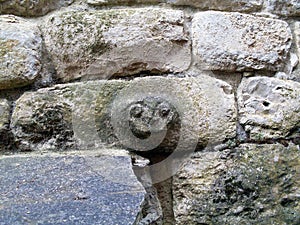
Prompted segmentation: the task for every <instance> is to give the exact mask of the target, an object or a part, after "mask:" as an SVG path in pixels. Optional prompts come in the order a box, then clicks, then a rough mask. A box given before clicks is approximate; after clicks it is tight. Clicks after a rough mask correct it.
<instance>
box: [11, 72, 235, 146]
mask: <svg viewBox="0 0 300 225" xmlns="http://www.w3.org/2000/svg"><path fill="white" fill-rule="evenodd" d="M149 98H152V99H160V100H161V99H163V100H164V106H165V103H166V104H168V105H169V106H172V109H171V112H176V113H177V115H178V117H176V118H179V120H176V122H177V123H178V124H176V125H174V126H169V122H168V121H169V120H168V119H166V118H165V116H166V117H168V115H170V114H171V112H170V111H167V112H166V115H165V114H164V110H163V109H165V108H164V107H163V108H160V105H161V104H159V105H158V106H156V105H155V104H154V105H153V104H152V103H151V101H150V102H148V104H149V105H148V106H147V107H148V108H147V110H146V109H145V108H142V109H141V110H142V111H141V112H139V114H140V115H141V117H143V118H148V119H149V120H147V121H148V122H145V121H139V120H137V121H135V122H134V123H135V125H136V126H134V127H132V126H131V125H130V122H129V121H130V120H131V115H132V114H131V113H132V112H131V111H132V106H135V105H136V104H140V102H143V101H145V99H149ZM154 103H155V102H154ZM151 104H152V105H151ZM161 110H163V111H161ZM160 113H162V114H160ZM151 118H152V119H151ZM235 122H236V109H235V103H234V94H233V91H232V88H231V86H230V85H228V84H227V83H225V82H223V81H220V80H217V79H215V78H211V77H209V76H206V75H204V74H202V75H201V76H199V77H197V78H192V77H190V78H175V77H167V78H166V77H147V78H138V79H134V80H132V81H118V80H117V81H116V80H115V81H95V82H83V83H75V84H66V85H57V86H55V87H53V88H46V89H40V90H39V91H37V92H32V93H30V92H29V93H25V94H24V95H23V96H22V97H21V98H20V99H19V100H18V101H17V102H16V107H15V110H14V112H13V115H12V123H11V126H12V129H13V132H14V134H15V137H16V143H17V145H18V147H19V148H20V149H23V150H36V149H45V148H46V149H49V148H50V149H51V146H52V149H56V148H57V146H59V147H60V148H61V147H62V146H65V147H70V144H71V143H74V141H75V140H76V141H77V143H78V144H79V145H80V146H82V145H85V146H89V145H94V144H97V143H98V142H99V143H103V142H107V143H115V144H117V143H118V141H117V139H116V137H117V138H118V139H119V140H121V143H122V145H124V146H126V147H128V148H131V149H135V150H140V151H146V150H151V149H154V148H156V147H158V146H160V147H162V146H163V147H164V148H163V149H164V150H167V149H174V146H177V144H178V143H180V142H184V143H188V144H189V145H193V144H195V145H196V144H197V143H198V142H199V143H201V144H205V143H207V142H218V141H222V140H224V139H226V138H232V137H234V136H235ZM136 127H139V128H141V129H142V128H145V129H148V131H149V130H150V131H151V136H150V138H148V136H146V137H139V136H138V135H137V134H141V133H142V132H140V131H139V132H140V133H136V132H135V131H136V130H135V128H136ZM142 134H144V133H142ZM73 137H75V140H73ZM145 138H147V139H146V140H145V141H144V142H143V141H142V140H144V139H145ZM180 138H182V139H180ZM198 139H199V140H198ZM68 141H70V142H69V143H68ZM195 142H196V143H195ZM66 143H67V144H66ZM182 146H184V144H182ZM182 148H183V147H182ZM190 148H191V150H193V148H196V146H192V147H190Z"/></svg>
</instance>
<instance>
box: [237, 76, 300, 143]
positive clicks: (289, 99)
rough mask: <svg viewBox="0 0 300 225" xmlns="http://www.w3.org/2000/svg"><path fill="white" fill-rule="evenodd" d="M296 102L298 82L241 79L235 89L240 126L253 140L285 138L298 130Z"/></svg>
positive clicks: (299, 89) (299, 111) (299, 92)
mask: <svg viewBox="0 0 300 225" xmlns="http://www.w3.org/2000/svg"><path fill="white" fill-rule="evenodd" d="M299 99H300V84H299V83H298V82H294V81H288V80H286V81H284V80H280V79H277V78H269V77H252V78H244V79H243V81H242V83H241V85H240V87H239V89H238V103H239V113H240V123H241V124H242V125H243V126H244V127H245V130H246V132H247V133H248V134H249V135H250V138H251V139H253V140H259V141H261V140H265V139H271V138H281V137H286V136H288V135H290V134H291V133H292V132H297V128H299V125H300V120H299V118H300V105H299ZM298 132H299V131H298Z"/></svg>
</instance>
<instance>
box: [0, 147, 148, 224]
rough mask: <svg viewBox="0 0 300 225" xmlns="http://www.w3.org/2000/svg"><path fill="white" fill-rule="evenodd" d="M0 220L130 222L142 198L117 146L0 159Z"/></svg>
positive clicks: (128, 163) (128, 159)
mask: <svg viewBox="0 0 300 225" xmlns="http://www.w3.org/2000/svg"><path fill="white" fill-rule="evenodd" d="M0 183H1V186H0V194H1V199H0V205H1V207H0V223H1V224H28V223H29V224H49V223H50V224H123V225H128V224H134V222H135V220H136V218H137V216H138V214H139V213H140V210H141V205H142V203H143V201H144V199H145V194H146V193H145V190H144V188H143V186H142V185H141V184H140V183H139V181H138V180H137V178H136V177H135V175H134V173H133V170H132V164H131V157H130V156H129V155H128V154H127V153H126V152H125V151H121V150H116V149H114V150H111V149H110V150H105V149H99V150H96V149H95V150H93V151H92V152H73V153H72V152H69V153H68V154H66V153H65V154H43V155H28V154H27V155H13V156H8V157H7V156H6V157H5V156H2V157H0Z"/></svg>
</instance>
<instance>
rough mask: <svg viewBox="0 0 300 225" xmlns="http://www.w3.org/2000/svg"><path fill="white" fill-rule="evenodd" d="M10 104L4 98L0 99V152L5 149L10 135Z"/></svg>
mask: <svg viewBox="0 0 300 225" xmlns="http://www.w3.org/2000/svg"><path fill="white" fill-rule="evenodd" d="M9 121H10V105H9V103H8V101H7V100H6V99H0V152H1V150H6V149H7V148H8V145H9V141H10V138H11V135H10V133H9Z"/></svg>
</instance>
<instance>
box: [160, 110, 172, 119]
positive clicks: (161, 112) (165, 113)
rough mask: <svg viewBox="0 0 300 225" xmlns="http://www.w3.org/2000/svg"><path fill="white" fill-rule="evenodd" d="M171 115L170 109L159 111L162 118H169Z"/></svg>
mask: <svg viewBox="0 0 300 225" xmlns="http://www.w3.org/2000/svg"><path fill="white" fill-rule="evenodd" d="M169 113H170V109H169V108H162V109H160V110H159V114H160V116H161V117H166V116H168V115H169Z"/></svg>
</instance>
